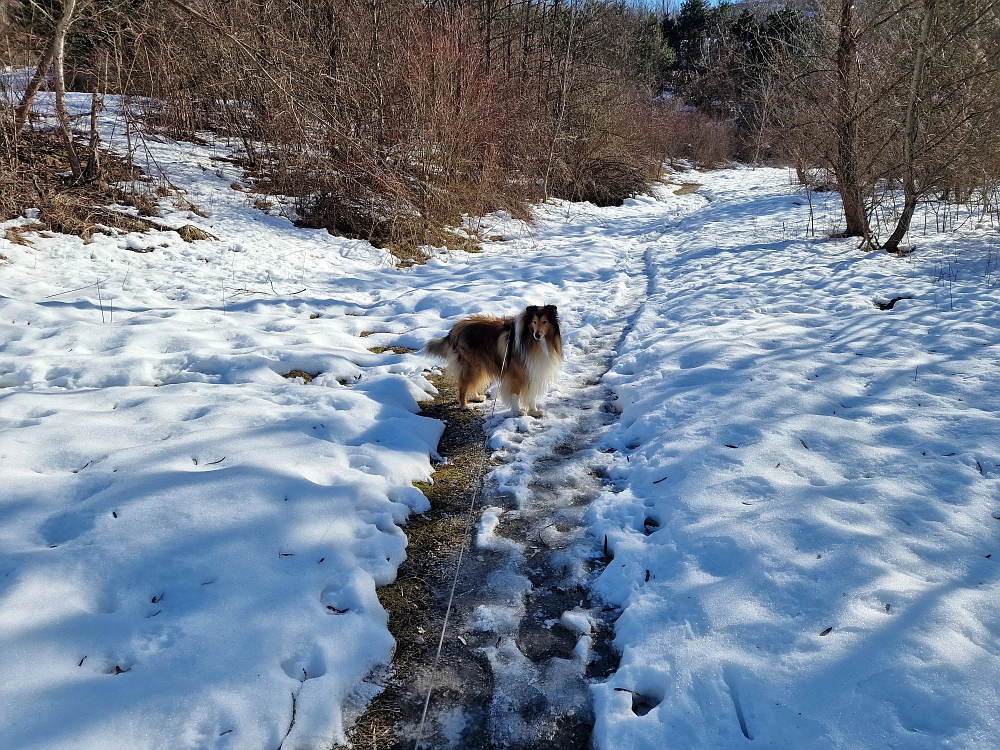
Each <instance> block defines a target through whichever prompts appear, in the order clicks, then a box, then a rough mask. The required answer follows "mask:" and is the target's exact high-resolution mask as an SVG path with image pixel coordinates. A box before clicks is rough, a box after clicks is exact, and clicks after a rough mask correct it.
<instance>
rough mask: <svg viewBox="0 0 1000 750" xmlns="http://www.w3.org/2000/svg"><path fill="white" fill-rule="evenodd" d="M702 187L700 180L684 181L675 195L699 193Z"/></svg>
mask: <svg viewBox="0 0 1000 750" xmlns="http://www.w3.org/2000/svg"><path fill="white" fill-rule="evenodd" d="M700 187H701V183H700V182H682V183H681V186H680V187H679V188H677V189H676V190H675V191H674V195H691V194H692V193H697V192H698V188H700Z"/></svg>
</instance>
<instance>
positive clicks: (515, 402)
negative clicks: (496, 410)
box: [510, 393, 524, 417]
mask: <svg viewBox="0 0 1000 750" xmlns="http://www.w3.org/2000/svg"><path fill="white" fill-rule="evenodd" d="M519 402H520V399H519V398H518V395H517V394H516V393H514V394H512V395H511V397H510V413H511V414H512V415H513V416H515V417H523V416H524V412H523V411H521V409H520V406H519Z"/></svg>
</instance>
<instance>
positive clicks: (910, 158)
mask: <svg viewBox="0 0 1000 750" xmlns="http://www.w3.org/2000/svg"><path fill="white" fill-rule="evenodd" d="M936 4H937V0H924V7H923V17H922V18H921V19H920V39H919V41H918V42H917V50H916V54H915V55H914V58H913V75H912V77H911V78H910V90H909V94H908V96H907V99H906V119H905V120H904V122H903V212H902V213H901V214H900V216H899V221H897V222H896V228H895V229H894V230H893V232H892V234H891V235H889V239H887V240H886V241H885V244H883V245H882V249H883V250H886V251H888V252H890V253H894V252H896V251H897V250H898V249H899V243H900V242H901V241H902V239H903V237H904V236H905V235H906V232H907V231H908V230H909V228H910V220H911V219H912V218H913V212H914V211H915V210H916V208H917V199H918V198H919V197H920V192H921V190H922V189H925V186H923V185H918V184H917V177H916V156H915V150H916V146H917V133H918V131H919V125H920V123H919V120H918V117H917V104H918V102H919V100H920V91H921V88H922V83H923V78H924V67H925V66H926V64H927V42H928V39H929V38H930V34H931V24H932V23H933V22H934V11H935V9H936V8H935V6H936Z"/></svg>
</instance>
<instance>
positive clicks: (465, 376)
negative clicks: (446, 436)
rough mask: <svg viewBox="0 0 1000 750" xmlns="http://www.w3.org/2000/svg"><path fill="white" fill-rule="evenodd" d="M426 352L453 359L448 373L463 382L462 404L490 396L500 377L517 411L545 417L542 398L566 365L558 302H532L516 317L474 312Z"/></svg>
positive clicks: (504, 395)
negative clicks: (488, 392) (539, 403)
mask: <svg viewBox="0 0 1000 750" xmlns="http://www.w3.org/2000/svg"><path fill="white" fill-rule="evenodd" d="M423 351H424V354H427V355H429V356H432V357H437V358H439V359H443V360H445V361H447V363H448V365H447V367H446V368H445V374H446V376H447V377H448V379H449V380H451V381H453V382H455V383H457V384H458V405H459V406H460V407H462V408H466V407H467V406H468V402H470V401H472V402H481V401H485V400H486V397H485V395H483V394H484V392H485V390H486V387H487V386H488V385H489V384H490V383H493V382H496V381H500V396H501V397H502V398H503V400H504V401H506V402H507V403H509V404H510V410H511V413H512V414H514V415H516V416H523V415H524V414H525V413H527V414H528V415H530V416H532V417H536V418H537V417H541V416H543V415H544V412H543V411H542V410H541V409H539V408H538V407H537V405H536V402H537V401H538V397H539V396H541V395H543V394H544V393H545V392H546V391H547V390H548V386H549V383H550V382H551V381H552V380H553V379H554V378H555V377H556V375H557V374H558V373H559V369H560V368H561V367H562V359H563V351H562V327H561V325H560V323H559V313H558V311H557V310H556V306H555V305H545V306H544V307H542V306H539V305H529V306H528V307H526V308H524V310H523V311H522V312H521V313H520V314H518V315H516V316H513V317H507V318H496V317H491V316H487V315H472V316H470V317H468V318H462V319H461V320H459V321H458V322H457V323H455V325H454V326H452V329H451V331H449V332H448V335H447V336H445V337H444V338H440V339H431V340H430V341H428V342H427V343H426V344H425V345H424V350H423Z"/></svg>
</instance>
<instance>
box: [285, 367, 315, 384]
mask: <svg viewBox="0 0 1000 750" xmlns="http://www.w3.org/2000/svg"><path fill="white" fill-rule="evenodd" d="M319 375H320V373H318V372H316V373H308V372H306V371H305V370H289V372H288V373H287V374H286V375H282V377H283V378H287V379H288V380H294V379H295V378H302V380H304V381H305V382H306V385H308V384H309V383H311V382H313V380H314V379H315V378H316V377H317V376H319Z"/></svg>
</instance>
